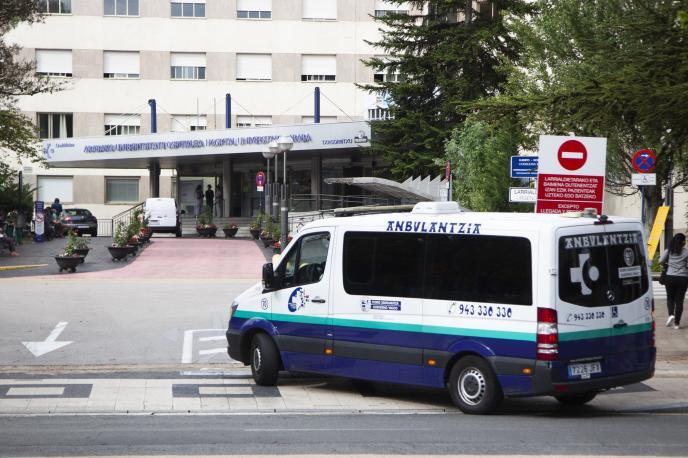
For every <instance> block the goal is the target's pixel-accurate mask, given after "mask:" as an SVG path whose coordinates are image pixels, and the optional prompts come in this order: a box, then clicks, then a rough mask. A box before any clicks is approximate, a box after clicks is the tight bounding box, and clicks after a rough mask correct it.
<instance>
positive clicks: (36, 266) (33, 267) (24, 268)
mask: <svg viewBox="0 0 688 458" xmlns="http://www.w3.org/2000/svg"><path fill="white" fill-rule="evenodd" d="M47 266H48V264H28V265H25V266H0V272H5V271H9V270H27V269H37V268H38V267H47Z"/></svg>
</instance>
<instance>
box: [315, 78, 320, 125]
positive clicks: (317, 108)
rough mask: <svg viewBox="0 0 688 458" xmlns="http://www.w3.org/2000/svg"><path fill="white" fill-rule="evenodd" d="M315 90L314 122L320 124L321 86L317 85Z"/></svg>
mask: <svg viewBox="0 0 688 458" xmlns="http://www.w3.org/2000/svg"><path fill="white" fill-rule="evenodd" d="M313 92H314V94H313V123H315V124H320V88H319V87H317V86H316V87H315V90H314V91H313Z"/></svg>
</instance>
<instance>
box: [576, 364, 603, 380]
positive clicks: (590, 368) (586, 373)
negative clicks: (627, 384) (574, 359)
mask: <svg viewBox="0 0 688 458" xmlns="http://www.w3.org/2000/svg"><path fill="white" fill-rule="evenodd" d="M600 372H602V364H600V363H599V361H598V362H594V363H583V364H569V377H580V378H590V375H592V374H599V373H600Z"/></svg>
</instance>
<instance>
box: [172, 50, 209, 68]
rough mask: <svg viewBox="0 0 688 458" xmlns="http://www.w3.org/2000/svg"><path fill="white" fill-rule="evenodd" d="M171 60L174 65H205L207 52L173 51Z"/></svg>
mask: <svg viewBox="0 0 688 458" xmlns="http://www.w3.org/2000/svg"><path fill="white" fill-rule="evenodd" d="M170 62H171V65H172V67H205V54H204V53H185V52H173V53H172V54H171V55H170Z"/></svg>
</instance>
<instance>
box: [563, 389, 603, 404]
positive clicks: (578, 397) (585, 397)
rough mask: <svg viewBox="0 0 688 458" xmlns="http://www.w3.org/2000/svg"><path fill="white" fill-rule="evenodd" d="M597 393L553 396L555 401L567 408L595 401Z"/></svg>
mask: <svg viewBox="0 0 688 458" xmlns="http://www.w3.org/2000/svg"><path fill="white" fill-rule="evenodd" d="M595 396H597V391H588V392H586V393H575V394H562V395H559V396H555V398H556V400H557V401H559V402H561V403H562V404H564V405H567V406H582V405H583V404H587V403H588V402H590V401H592V400H593V399H595Z"/></svg>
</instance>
